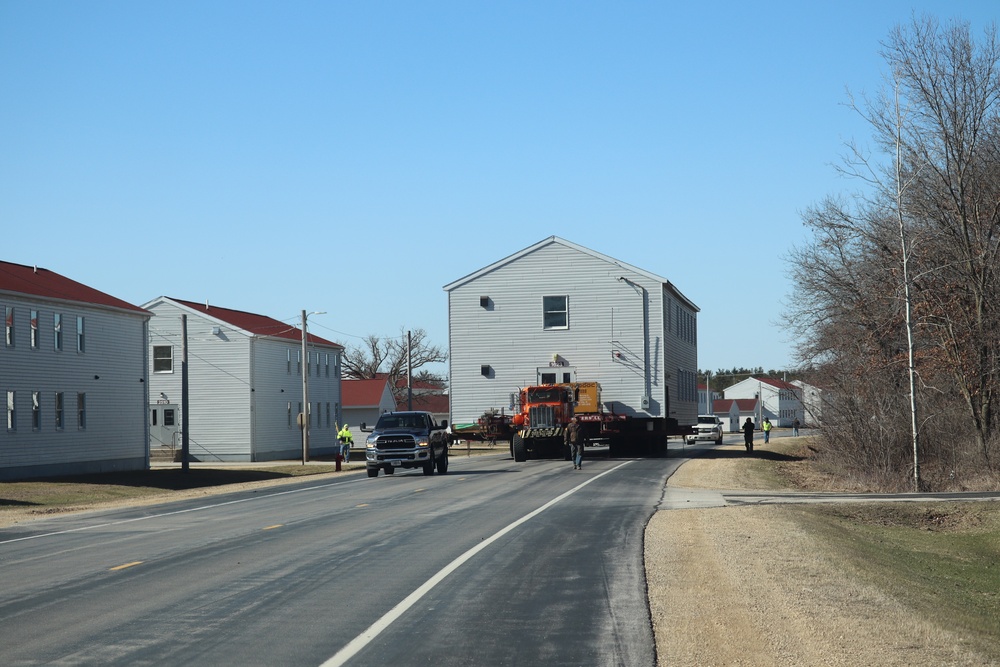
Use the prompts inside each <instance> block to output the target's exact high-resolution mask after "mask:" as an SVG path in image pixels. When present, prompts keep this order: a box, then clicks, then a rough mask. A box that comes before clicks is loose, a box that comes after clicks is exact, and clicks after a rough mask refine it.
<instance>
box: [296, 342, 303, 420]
mask: <svg viewBox="0 0 1000 667" xmlns="http://www.w3.org/2000/svg"><path fill="white" fill-rule="evenodd" d="M295 374H296V375H302V350H295ZM299 412H302V411H301V410H299Z"/></svg>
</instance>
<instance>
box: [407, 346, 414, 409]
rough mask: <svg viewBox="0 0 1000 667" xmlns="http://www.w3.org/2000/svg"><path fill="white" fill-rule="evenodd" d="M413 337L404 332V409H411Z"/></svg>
mask: <svg viewBox="0 0 1000 667" xmlns="http://www.w3.org/2000/svg"><path fill="white" fill-rule="evenodd" d="M412 345H413V336H412V335H411V332H409V331H407V332H406V409H407V410H412V409H413V355H412V354H411V352H412Z"/></svg>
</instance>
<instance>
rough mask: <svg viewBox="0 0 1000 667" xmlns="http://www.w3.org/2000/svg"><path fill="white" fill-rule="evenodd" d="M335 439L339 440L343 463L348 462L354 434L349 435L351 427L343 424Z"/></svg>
mask: <svg viewBox="0 0 1000 667" xmlns="http://www.w3.org/2000/svg"><path fill="white" fill-rule="evenodd" d="M337 439H338V440H340V456H341V458H342V459H343V460H344V463H350V461H351V445H353V444H354V436H353V435H351V429H350V428H349V427H348V425H347V424H344V426H343V428H341V429H340V432H339V433H337Z"/></svg>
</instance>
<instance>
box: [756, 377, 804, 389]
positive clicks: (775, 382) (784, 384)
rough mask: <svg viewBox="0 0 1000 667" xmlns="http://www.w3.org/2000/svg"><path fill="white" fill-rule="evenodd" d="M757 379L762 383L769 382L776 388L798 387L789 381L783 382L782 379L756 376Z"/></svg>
mask: <svg viewBox="0 0 1000 667" xmlns="http://www.w3.org/2000/svg"><path fill="white" fill-rule="evenodd" d="M757 379H758V380H759V381H761V382H763V383H764V384H769V385H771V386H772V387H777V388H778V389H798V387H796V386H795V385H794V384H792V383H791V382H785V381H784V380H776V379H774V378H757Z"/></svg>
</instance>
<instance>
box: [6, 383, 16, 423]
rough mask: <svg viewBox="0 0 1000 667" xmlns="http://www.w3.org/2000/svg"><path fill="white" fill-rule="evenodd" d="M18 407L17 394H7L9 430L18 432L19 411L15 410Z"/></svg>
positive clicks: (9, 392) (12, 392)
mask: <svg viewBox="0 0 1000 667" xmlns="http://www.w3.org/2000/svg"><path fill="white" fill-rule="evenodd" d="M16 405H17V392H16V391H8V392H7V430H8V431H16V430H17V411H16V410H15V409H14V408H15V406H16Z"/></svg>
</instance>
